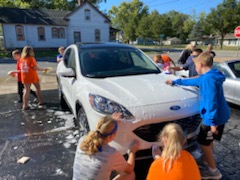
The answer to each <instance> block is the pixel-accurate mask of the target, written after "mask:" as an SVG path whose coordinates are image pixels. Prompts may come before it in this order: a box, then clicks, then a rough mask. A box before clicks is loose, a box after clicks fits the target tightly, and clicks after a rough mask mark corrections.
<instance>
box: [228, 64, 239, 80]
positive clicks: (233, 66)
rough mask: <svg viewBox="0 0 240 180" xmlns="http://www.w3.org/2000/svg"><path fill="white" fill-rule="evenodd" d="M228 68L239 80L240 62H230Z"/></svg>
mask: <svg viewBox="0 0 240 180" xmlns="http://www.w3.org/2000/svg"><path fill="white" fill-rule="evenodd" d="M228 66H229V67H230V68H231V70H232V72H233V73H234V74H235V76H236V77H237V78H240V61H235V62H230V63H228Z"/></svg>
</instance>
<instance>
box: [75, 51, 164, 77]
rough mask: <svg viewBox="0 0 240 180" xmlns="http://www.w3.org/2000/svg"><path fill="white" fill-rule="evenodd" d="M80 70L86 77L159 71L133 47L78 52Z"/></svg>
mask: <svg viewBox="0 0 240 180" xmlns="http://www.w3.org/2000/svg"><path fill="white" fill-rule="evenodd" d="M79 56H80V58H79V59H80V65H81V72H82V74H83V75H84V76H88V77H97V78H104V77H113V76H126V75H139V74H149V73H160V70H159V69H158V68H157V67H156V66H155V65H154V63H153V62H152V61H151V60H150V59H149V58H148V57H147V56H146V55H144V54H143V53H142V52H141V51H139V50H137V49H134V48H122V49H121V48H99V49H89V50H84V51H82V52H81V53H80V54H79Z"/></svg>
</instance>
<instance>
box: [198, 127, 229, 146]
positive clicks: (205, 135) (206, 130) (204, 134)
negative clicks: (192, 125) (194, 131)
mask: <svg viewBox="0 0 240 180" xmlns="http://www.w3.org/2000/svg"><path fill="white" fill-rule="evenodd" d="M223 129H224V124H223V125H218V127H217V131H218V134H213V133H212V132H211V127H210V126H206V125H204V124H202V125H201V127H200V132H199V134H198V142H199V144H200V145H205V146H209V145H210V144H211V143H212V142H213V140H218V141H220V140H221V138H222V134H223Z"/></svg>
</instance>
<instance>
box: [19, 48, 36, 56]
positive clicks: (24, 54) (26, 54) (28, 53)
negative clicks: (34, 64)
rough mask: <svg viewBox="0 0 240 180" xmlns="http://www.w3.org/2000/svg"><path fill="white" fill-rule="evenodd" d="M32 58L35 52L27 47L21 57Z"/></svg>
mask: <svg viewBox="0 0 240 180" xmlns="http://www.w3.org/2000/svg"><path fill="white" fill-rule="evenodd" d="M30 56H32V57H33V56H34V51H33V48H32V47H30V46H25V47H24V48H23V50H22V54H21V57H22V58H27V57H30Z"/></svg>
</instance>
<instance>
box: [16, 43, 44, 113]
mask: <svg viewBox="0 0 240 180" xmlns="http://www.w3.org/2000/svg"><path fill="white" fill-rule="evenodd" d="M20 69H21V77H22V83H23V84H24V87H25V91H24V94H23V107H22V109H23V110H27V109H29V105H28V98H29V93H30V88H31V84H33V85H34V86H35V88H36V93H37V97H38V106H39V107H41V106H42V105H43V98H42V94H41V88H40V84H39V78H38V74H37V71H36V70H38V71H47V68H40V67H38V66H37V62H36V60H35V58H34V51H33V49H32V48H31V47H30V46H25V47H24V48H23V51H22V54H21V59H20Z"/></svg>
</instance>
